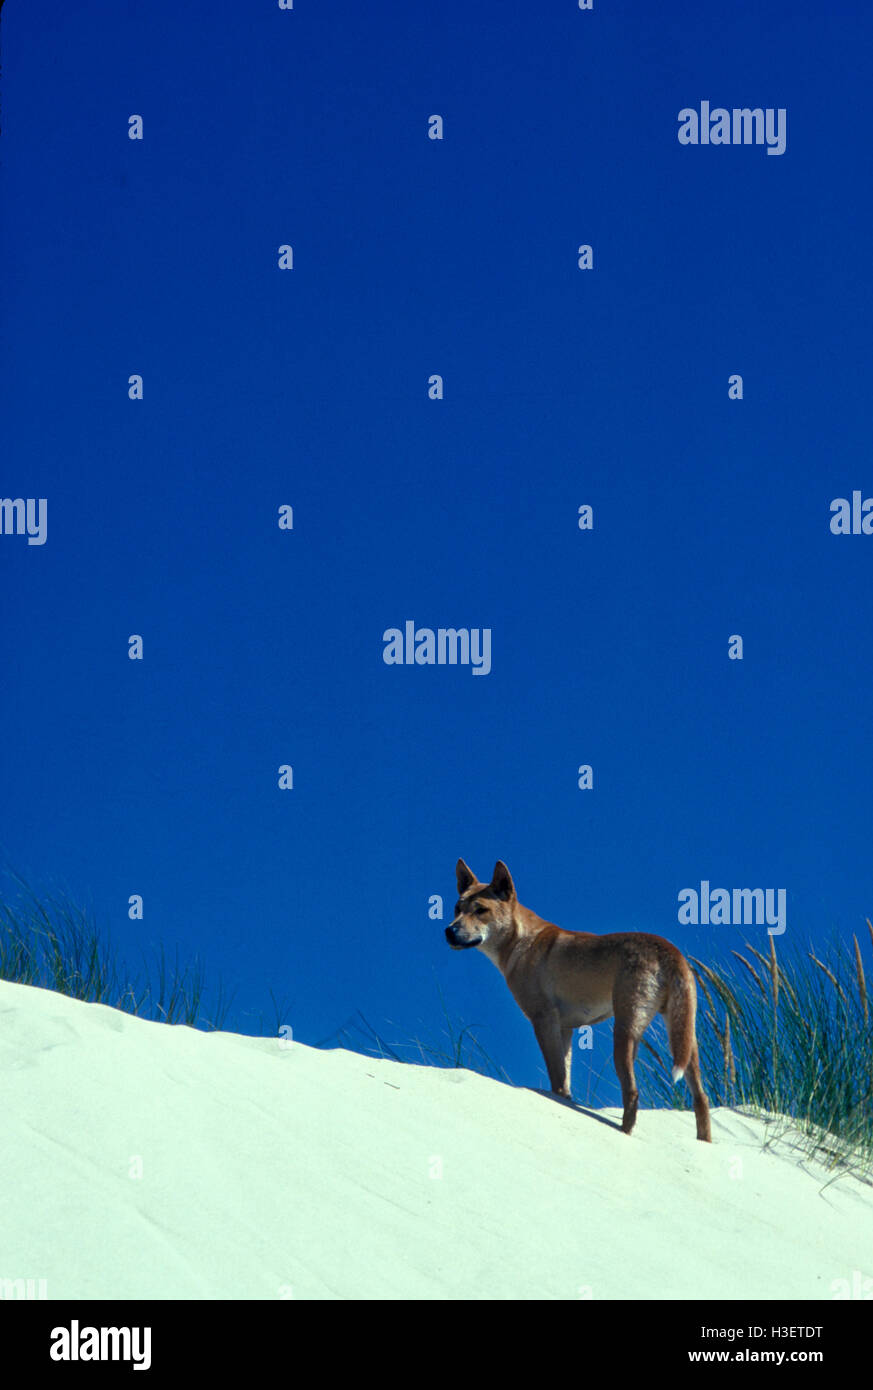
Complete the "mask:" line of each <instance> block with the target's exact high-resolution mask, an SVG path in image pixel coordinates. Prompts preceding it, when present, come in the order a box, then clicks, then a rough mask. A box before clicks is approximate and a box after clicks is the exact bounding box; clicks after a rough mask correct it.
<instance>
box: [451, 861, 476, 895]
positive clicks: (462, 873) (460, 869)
mask: <svg viewBox="0 0 873 1390" xmlns="http://www.w3.org/2000/svg"><path fill="white" fill-rule="evenodd" d="M455 875H456V877H457V880H458V892H459V893H466V891H467V889H468V888H469V887H470V885H471V884H473V883H475V882H476V875H475V874H474V873H473V870H472V869H468V868H467V865H466V864H465V863H464V861H463V859H459V860H458V862H457V864H456V865H455Z"/></svg>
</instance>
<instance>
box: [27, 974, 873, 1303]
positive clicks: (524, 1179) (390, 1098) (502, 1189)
mask: <svg viewBox="0 0 873 1390" xmlns="http://www.w3.org/2000/svg"><path fill="white" fill-rule="evenodd" d="M0 1072H2V1096H3V1101H2V1128H0V1172H2V1176H3V1192H4V1202H3V1210H2V1216H0V1280H27V1279H33V1280H40V1279H43V1280H45V1281H46V1283H45V1285H44V1286H43V1287H44V1289H45V1292H46V1294H47V1297H48V1298H73V1297H77V1298H79V1297H81V1298H167V1299H182V1298H258V1299H276V1298H290V1297H293V1298H297V1299H301V1298H304V1299H305V1298H416V1299H425V1298H427V1299H429V1298H434V1299H449V1298H451V1299H455V1298H464V1299H471V1298H503V1299H509V1298H512V1299H528V1298H530V1299H533V1298H550V1299H552V1298H558V1299H565V1298H568V1299H578V1298H587V1297H590V1298H593V1299H607V1298H638V1299H681V1298H749V1297H754V1298H774V1299H776V1298H801V1299H831V1298H833V1297H834V1296H835V1293H834V1290H835V1288H839V1287H841V1286H840V1285H837V1284H835V1282H834V1281H838V1280H845V1281H847V1287H848V1285H849V1284H851V1282H852V1280H853V1278H854V1281H855V1285H856V1286H857V1284H858V1282H859V1280H860V1281H861V1282H862V1283H863V1280H864V1279H867V1278H870V1277H871V1275H873V1188H871V1187H869V1186H867V1185H866V1184H863V1183H860V1182H858V1181H856V1180H855V1179H852V1178H845V1177H844V1178H841V1179H840V1180H839V1181H838V1182H834V1183H830V1185H826V1184H828V1182H829V1175H828V1174H826V1173H824V1171H823V1170H822V1169H820V1168H818V1167H816V1166H814V1165H809V1164H806V1165H804V1164H803V1162H802V1160H801V1157H800V1154H799V1151H798V1150H797V1148H796V1147H795V1146H793V1145H792V1144H791V1142H790V1141H782V1142H779V1143H777V1144H776V1145H775V1146H774V1147H773V1149H772V1150H764V1149H763V1147H762V1136H763V1134H764V1131H765V1124H764V1122H763V1121H761V1120H752V1119H748V1118H743V1117H742V1116H739V1115H737V1114H735V1113H733V1112H730V1111H726V1110H716V1111H714V1112H713V1139H714V1142H713V1144H712V1145H706V1144H700V1143H698V1142H697V1141H696V1139H695V1137H694V1118H693V1115H692V1113H691V1111H690V1110H689V1111H688V1112H686V1113H678V1112H675V1111H674V1112H671V1111H643V1112H641V1114H640V1117H639V1120H638V1122H637V1128H636V1131H635V1133H634V1134H633V1135H632V1136H631V1137H627V1136H626V1135H623V1134H622V1133H621V1132H620V1131H619V1130H618V1129H617V1128H616V1127H615V1122H616V1119H617V1116H618V1112H617V1111H613V1110H608V1111H600V1112H597V1113H593V1112H584V1111H580V1110H578V1109H573V1108H571V1107H570V1106H568V1105H564V1104H562V1103H560V1102H557V1101H554V1100H552V1099H550V1098H549V1097H548V1096H546V1095H544V1094H540V1093H538V1092H535V1091H528V1090H521V1089H513V1088H511V1087H508V1086H505V1085H501V1084H500V1083H498V1082H496V1081H491V1080H488V1079H486V1078H484V1077H480V1076H477V1075H475V1074H473V1073H472V1072H468V1071H451V1070H437V1069H434V1068H429V1067H416V1066H405V1065H400V1064H397V1063H394V1062H387V1061H374V1060H371V1059H369V1058H367V1057H362V1056H359V1055H357V1054H355V1053H351V1052H344V1051H341V1050H336V1051H331V1052H324V1051H319V1050H317V1049H314V1048H309V1047H305V1046H302V1045H300V1044H297V1043H294V1044H293V1045H291V1046H290V1047H286V1048H282V1047H280V1045H279V1043H278V1041H277V1040H275V1039H252V1038H246V1037H241V1036H238V1035H235V1034H231V1033H213V1034H209V1033H201V1032H198V1031H195V1030H193V1029H190V1028H184V1027H168V1026H166V1025H164V1024H157V1023H148V1022H145V1021H144V1020H142V1019H138V1018H134V1017H131V1016H129V1015H127V1014H124V1013H120V1012H118V1011H116V1010H114V1009H110V1008H106V1007H104V1006H102V1005H97V1004H83V1003H81V1002H79V1001H78V1000H73V999H67V998H65V997H63V996H61V995H58V994H54V993H52V992H50V991H47V990H40V989H33V988H30V987H27V986H23V985H12V984H8V983H5V982H2V981H0ZM140 1172H141V1176H138V1174H139V1173H140ZM856 1272H857V1273H856ZM3 1287H4V1286H3V1285H0V1289H2V1288H3ZM7 1287H8V1286H7ZM6 1296H7V1297H8V1296H10V1293H9V1292H8V1291H7V1294H6ZM856 1296H857V1295H856Z"/></svg>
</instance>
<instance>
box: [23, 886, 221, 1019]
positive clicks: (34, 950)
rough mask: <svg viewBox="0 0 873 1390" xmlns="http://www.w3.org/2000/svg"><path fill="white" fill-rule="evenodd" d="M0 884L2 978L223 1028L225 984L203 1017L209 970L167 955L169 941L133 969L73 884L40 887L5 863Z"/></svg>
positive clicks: (133, 1010)
mask: <svg viewBox="0 0 873 1390" xmlns="http://www.w3.org/2000/svg"><path fill="white" fill-rule="evenodd" d="M6 878H7V880H8V882H7V883H6V884H4V885H3V886H2V887H0V979H3V980H10V981H12V982H13V983H14V984H22V985H36V986H38V987H39V988H41V989H52V990H56V991H57V992H58V993H60V994H66V995H69V996H70V997H72V998H73V999H82V1000H85V1001H86V1002H88V1003H94V1004H109V1005H111V1006H112V1007H114V1008H117V1009H123V1010H124V1011H125V1012H127V1013H131V1014H136V1015H138V1016H139V1017H144V1018H149V1019H152V1020H154V1021H157V1022H162V1023H186V1024H188V1025H189V1026H191V1027H200V1028H208V1029H211V1028H220V1027H221V1025H222V1022H223V1020H224V1018H225V1016H226V1013H227V1010H228V1007H229V1001H228V1000H225V999H224V996H223V990H222V988H221V985H220V984H219V989H218V999H217V1002H216V1008H215V1010H214V1014H213V1017H212V1019H210V1020H208V1021H207V1020H205V1019H204V1018H203V1016H202V1015H203V990H204V976H203V970H202V967H201V965H200V963H199V962H198V961H196V960H195V962H194V963H193V964H192V965H185V966H181V965H180V963H179V955H178V951H176V953H175V955H174V957H173V960H172V961H168V959H167V957H166V954H165V952H164V949H163V947H161V948H160V950H159V951H158V952H157V953H156V955H155V958H154V960H153V962H152V966H151V968H149V967H148V965H147V964H146V965H144V967H143V969H142V970H141V971H140V972H139V973H137V974H135V975H134V974H132V973H131V972H130V971H129V970H128V969H127V967H125V966H119V964H118V962H117V959H116V955H115V952H114V950H113V949H112V947H111V946H110V944H109V942H108V940H107V939H106V937H105V936H104V934H103V933H102V932H101V931H100V929H99V928H98V926H97V924H96V922H95V920H94V918H93V915H92V914H91V913H90V912H89V911H88V910H87V909H85V908H82V907H79V906H78V905H77V904H76V903H75V902H74V901H73V899H72V897H71V895H70V894H69V893H67V892H66V891H62V892H59V893H44V894H37V893H36V892H35V891H34V890H33V889H32V888H31V887H30V885H29V883H28V882H27V881H26V880H25V879H24V878H22V877H21V876H20V875H19V874H17V873H14V872H13V871H11V870H9V869H7V870H6Z"/></svg>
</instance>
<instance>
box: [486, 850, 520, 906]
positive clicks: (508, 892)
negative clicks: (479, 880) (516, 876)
mask: <svg viewBox="0 0 873 1390" xmlns="http://www.w3.org/2000/svg"><path fill="white" fill-rule="evenodd" d="M491 887H492V888H493V889H494V896H495V897H496V898H499V899H500V901H501V902H503V903H508V902H509V901H510V899H512V898H514V897H515V884H514V883H513V881H512V874H511V873H510V872H509V870H508V869H507V867H506V865H505V864H504V862H503V860H502V859H498V861H497V863H496V864H495V865H494V873H493V874H492V875H491Z"/></svg>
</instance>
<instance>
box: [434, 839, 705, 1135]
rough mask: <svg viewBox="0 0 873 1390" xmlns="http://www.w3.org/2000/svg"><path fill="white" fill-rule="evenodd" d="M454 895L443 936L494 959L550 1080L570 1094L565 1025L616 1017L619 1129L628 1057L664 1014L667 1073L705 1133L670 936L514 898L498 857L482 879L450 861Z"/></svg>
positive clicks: (629, 1078) (630, 1104)
mask: <svg viewBox="0 0 873 1390" xmlns="http://www.w3.org/2000/svg"><path fill="white" fill-rule="evenodd" d="M456 872H457V879H458V893H459V895H460V896H459V899H458V902H457V904H456V906H455V920H454V921H453V922H452V924H451V926H449V927H446V940H447V941H448V943H449V945H450V946H451V947H452V948H453V949H454V950H456V951H462V950H467V949H470V948H471V947H476V948H477V949H478V950H480V951H482V952H483V954H484V955H486V956H487V957H488V959H489V960H491V961H493V962H494V964H495V965H496V966H497V968H498V970H499V971H500V972H501V974H502V975H503V978H504V979H505V980H506V983H507V984H508V985H509V988H510V990H511V991H512V994H513V996H514V998H515V1000H516V1003H517V1004H518V1005H519V1008H520V1009H521V1011H522V1013H523V1014H525V1016H526V1017H527V1018H529V1019H530V1021H531V1023H532V1024H533V1028H534V1032H535V1033H536V1037H537V1042H538V1043H539V1045H540V1049H541V1051H542V1054H543V1058H544V1059H545V1063H546V1069H547V1071H548V1073H549V1083H550V1085H551V1088H552V1090H553V1092H555V1093H556V1094H557V1095H559V1096H566V1097H569V1095H570V1063H571V1060H572V1055H573V1030H574V1029H575V1028H579V1027H581V1026H582V1025H584V1024H593V1023H602V1022H603V1020H604V1019H607V1018H612V1017H613V1015H614V1016H615V1036H614V1042H613V1059H614V1061H615V1070H616V1072H617V1073H618V1079H619V1081H620V1082H621V1094H622V1101H623V1104H624V1115H623V1118H622V1126H621V1127H622V1129H623V1130H624V1132H625V1134H630V1132H631V1130H632V1129H633V1127H634V1121H635V1120H636V1116H637V1103H638V1099H639V1096H638V1092H637V1086H636V1079H635V1077H634V1062H635V1060H636V1056H637V1051H638V1049H639V1045H640V1038H641V1037H642V1035H643V1033H644V1032H645V1030H646V1028H647V1027H648V1026H649V1024H650V1023H651V1021H652V1019H653V1018H654V1017H655V1015H656V1014H659V1013H661V1014H664V1016H665V1018H666V1021H667V1036H668V1038H669V1040H670V1051H671V1053H672V1055H673V1061H674V1063H675V1067H674V1072H673V1075H674V1078H675V1079H676V1080H677V1081H678V1080H679V1079H681V1077H682V1076H683V1075H684V1076H685V1078H686V1080H687V1081H688V1085H689V1086H690V1088H691V1095H692V1098H693V1101H694V1114H695V1118H696V1120H697V1137H698V1139H703V1140H706V1141H708V1140H710V1138H711V1134H710V1126H709V1102H708V1100H707V1098H706V1093H705V1091H704V1090H703V1086H702V1084H701V1080H700V1062H699V1058H698V1054H697V1038H696V1034H695V1027H694V1023H695V1015H696V1010H697V990H696V988H695V984H694V976H693V974H692V973H691V967H690V966H689V964H688V962H687V961H686V959H685V957H684V956H683V955H682V953H681V952H680V951H679V950H678V948H677V947H676V946H674V945H673V944H672V942H670V941H667V940H666V938H665V937H663V936H650V935H649V934H648V933H647V932H613V933H612V934H610V935H607V936H596V935H595V934H594V933H593V932H571V931H564V930H563V929H562V928H561V927H556V926H555V924H554V922H546V921H544V920H543V918H542V917H538V916H537V915H536V913H535V912H531V911H530V909H529V908H527V907H522V905H521V903H520V902H519V901H518V898H517V897H516V893H515V885H514V884H513V882H512V877H511V875H510V873H509V870H508V869H507V867H506V865H505V864H504V863H503V861H502V860H498V861H497V864H496V865H495V868H494V874H493V876H492V879H491V882H490V883H489V884H485V883H480V882H479V881H478V879H477V878H476V876H475V874H474V873H473V872H472V870H471V869H469V868H468V867H467V865H466V864H465V863H464V861H463V859H459V860H458V864H457V870H456Z"/></svg>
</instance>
